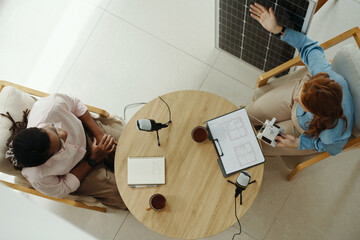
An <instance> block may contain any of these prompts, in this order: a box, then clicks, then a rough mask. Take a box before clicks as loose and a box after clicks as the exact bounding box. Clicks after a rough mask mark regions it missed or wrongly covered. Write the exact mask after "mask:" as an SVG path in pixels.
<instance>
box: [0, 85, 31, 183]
mask: <svg viewBox="0 0 360 240" xmlns="http://www.w3.org/2000/svg"><path fill="white" fill-rule="evenodd" d="M35 101H36V99H35V98H34V97H32V96H31V95H29V94H28V93H26V92H22V91H20V90H18V89H16V88H14V87H11V86H6V87H4V88H2V89H1V92H0V113H3V114H6V113H7V112H9V113H10V115H11V117H12V118H13V119H14V121H15V122H22V120H23V111H24V110H26V109H29V110H30V109H31V108H32V105H33V104H34V103H35ZM12 126H13V123H12V122H11V121H10V120H9V119H8V118H7V117H4V116H1V115H0V132H1V134H0V172H2V173H6V174H8V175H12V176H17V177H22V175H21V172H20V171H19V170H16V169H15V168H14V167H13V166H12V164H11V163H10V162H9V161H8V160H6V159H5V153H6V151H7V149H8V147H7V146H6V142H7V140H8V138H9V137H10V136H11V134H12V131H11V130H10V128H11V127H12Z"/></svg>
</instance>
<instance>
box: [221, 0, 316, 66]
mask: <svg viewBox="0 0 360 240" xmlns="http://www.w3.org/2000/svg"><path fill="white" fill-rule="evenodd" d="M255 2H257V3H259V4H261V5H263V6H264V7H266V8H267V9H268V8H270V7H272V8H273V9H274V12H275V15H276V18H277V21H278V23H279V24H282V25H286V26H288V27H289V28H292V29H294V30H297V31H301V30H302V28H303V25H304V22H305V20H304V19H305V16H306V13H307V11H308V7H309V0H291V1H290V0H256V1H254V0H218V6H219V9H218V11H219V13H218V17H219V19H218V23H219V26H218V36H219V39H218V45H219V48H221V49H223V50H224V51H226V52H228V53H230V54H232V55H234V56H236V57H238V58H240V59H242V60H244V61H246V62H248V63H250V64H251V65H253V66H255V67H257V68H259V69H261V70H263V71H267V70H270V69H271V68H273V67H276V66H278V65H280V64H282V63H284V62H286V61H288V60H290V59H291V58H292V57H293V56H294V53H295V49H294V48H293V47H291V46H290V45H288V44H287V43H284V42H283V41H281V40H280V39H278V38H277V37H275V36H273V35H272V34H269V32H267V31H266V30H265V29H264V28H263V27H262V26H261V25H260V24H259V23H258V22H257V21H256V20H255V19H253V18H252V17H251V16H250V13H249V8H250V4H255Z"/></svg>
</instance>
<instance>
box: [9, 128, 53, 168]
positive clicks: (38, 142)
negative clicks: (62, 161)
mask: <svg viewBox="0 0 360 240" xmlns="http://www.w3.org/2000/svg"><path fill="white" fill-rule="evenodd" d="M13 148H14V155H15V157H16V159H17V160H18V162H19V163H20V164H21V165H22V166H23V167H36V166H40V165H42V164H44V163H45V162H46V161H47V160H48V159H49V157H50V155H49V149H50V138H49V135H48V134H47V133H46V132H45V131H44V130H42V129H41V128H36V127H33V128H27V129H24V130H21V131H20V132H19V133H18V134H17V135H16V136H15V138H14V141H13Z"/></svg>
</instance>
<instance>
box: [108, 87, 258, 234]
mask: <svg viewBox="0 0 360 240" xmlns="http://www.w3.org/2000/svg"><path fill="white" fill-rule="evenodd" d="M162 98H163V99H164V100H165V101H166V102H167V103H168V105H169V107H170V109H171V114H172V115H171V118H172V123H171V124H170V126H169V127H168V128H164V129H161V130H160V131H159V135H160V144H161V146H160V147H159V146H158V145H157V140H156V132H144V131H139V130H138V129H137V127H136V121H137V120H138V119H154V120H155V121H156V122H158V123H165V122H167V121H168V120H169V112H168V108H167V107H166V105H165V104H164V102H162V101H161V100H160V99H159V98H156V99H154V100H152V101H151V102H149V103H148V104H146V105H145V106H144V107H142V108H141V109H140V110H139V111H138V112H137V113H136V114H135V115H134V116H133V117H132V119H131V120H130V121H129V122H128V124H127V125H126V127H125V129H124V131H123V133H122V135H121V137H120V139H119V141H118V146H117V149H116V155H115V175H116V182H117V185H118V189H119V192H120V194H121V196H122V198H123V200H124V202H125V204H126V206H127V207H128V208H129V210H130V212H131V213H132V214H133V215H134V216H135V217H136V218H137V219H138V220H139V221H140V222H142V223H143V224H144V225H145V226H147V227H148V228H150V229H151V230H153V231H155V232H157V233H160V234H162V235H165V236H168V237H172V238H181V239H197V238H205V237H209V236H211V235H215V234H217V233H220V232H222V231H224V230H226V229H227V228H229V227H230V226H232V225H233V224H234V223H235V222H236V218H235V215H234V211H235V210H234V193H235V187H234V186H233V185H232V184H230V183H228V182H227V181H226V180H227V179H229V180H232V181H234V182H235V181H236V178H237V176H238V174H235V175H233V176H230V177H228V178H224V177H223V175H222V173H221V170H220V167H219V165H218V163H217V159H218V155H217V153H216V150H215V147H214V145H213V143H212V142H211V141H207V142H205V143H196V142H194V141H193V140H192V138H191V131H192V129H193V128H194V127H196V126H200V125H201V126H202V125H203V122H204V121H207V120H209V119H212V118H215V117H218V116H220V115H222V114H225V113H228V112H230V111H234V110H236V109H237V107H236V106H235V105H234V104H232V103H230V102H229V101H227V100H226V99H224V98H222V97H219V96H217V95H214V94H211V93H208V92H202V91H190V90H189V91H178V92H172V93H169V94H165V95H163V96H162ZM129 156H140V157H141V156H165V158H166V160H165V174H166V177H165V178H166V184H165V185H161V186H160V187H149V188H130V187H129V186H128V184H127V158H128V157H129ZM247 171H248V172H249V173H250V174H251V176H252V177H251V180H256V183H254V184H251V185H249V186H248V187H247V189H246V190H245V191H244V192H243V205H241V206H240V205H239V198H238V199H237V204H238V205H237V210H238V216H239V217H241V216H243V215H244V214H245V213H246V211H247V210H248V209H249V208H250V206H251V205H252V203H253V202H254V200H255V198H256V196H257V194H258V192H259V189H260V186H261V182H262V178H263V171H264V165H263V164H261V165H258V166H255V167H252V168H250V169H248V170H247ZM155 193H161V194H163V195H164V196H165V197H166V207H165V208H164V209H163V210H162V211H153V210H150V211H146V210H145V209H146V208H147V207H148V206H149V198H150V196H151V195H153V194H155Z"/></svg>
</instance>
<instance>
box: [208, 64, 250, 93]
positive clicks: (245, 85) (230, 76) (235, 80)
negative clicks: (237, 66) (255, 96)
mask: <svg viewBox="0 0 360 240" xmlns="http://www.w3.org/2000/svg"><path fill="white" fill-rule="evenodd" d="M213 68H214V69H215V70H216V71H219V72H221V73H222V74H224V75H226V76H228V77H230V78H232V79H233V80H235V81H236V82H238V83H240V84H242V85H245V86H247V87H249V88H251V89H253V90H254V89H255V84H254V86H252V87H251V86H249V85H247V84H246V83H243V82H241V81H240V80H238V79H236V78H234V77H233V76H231V75H229V74H228V73H226V72H224V71H222V70H220V69H218V68H216V67H213ZM255 83H256V82H255Z"/></svg>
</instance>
